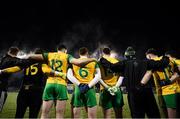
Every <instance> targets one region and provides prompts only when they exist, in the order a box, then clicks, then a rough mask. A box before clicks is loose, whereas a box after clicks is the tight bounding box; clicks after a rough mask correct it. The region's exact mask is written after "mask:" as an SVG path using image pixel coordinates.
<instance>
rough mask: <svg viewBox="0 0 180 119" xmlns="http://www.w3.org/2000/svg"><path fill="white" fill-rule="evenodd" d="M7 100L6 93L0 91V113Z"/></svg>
mask: <svg viewBox="0 0 180 119" xmlns="http://www.w3.org/2000/svg"><path fill="white" fill-rule="evenodd" d="M6 99H7V91H3V90H0V112H1V111H2V109H3V107H4V104H5V102H6Z"/></svg>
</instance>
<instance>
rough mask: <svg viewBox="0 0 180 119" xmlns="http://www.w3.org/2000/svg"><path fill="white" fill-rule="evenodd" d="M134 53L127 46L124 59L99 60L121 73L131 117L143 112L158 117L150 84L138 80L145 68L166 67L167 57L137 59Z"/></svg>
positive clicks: (137, 116) (143, 115) (141, 116)
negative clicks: (158, 59) (112, 61)
mask: <svg viewBox="0 0 180 119" xmlns="http://www.w3.org/2000/svg"><path fill="white" fill-rule="evenodd" d="M135 53H136V52H135V50H134V49H133V48H132V47H128V48H127V49H126V51H125V57H126V58H127V59H126V60H124V61H122V62H118V63H116V64H111V63H110V62H108V61H107V60H106V59H101V61H100V62H101V64H102V65H104V67H107V68H110V69H111V70H112V71H113V72H121V73H122V74H123V76H124V78H125V79H124V82H125V85H126V88H127V92H128V103H129V108H130V111H131V116H132V118H144V117H145V114H146V115H147V117H148V118H160V113H159V109H158V106H157V103H156V100H155V97H154V94H153V90H152V88H151V87H152V86H151V84H149V83H148V84H146V85H143V84H141V83H140V82H141V80H142V78H143V76H144V75H145V73H146V71H147V70H151V69H154V70H157V69H160V68H163V67H166V66H167V65H168V64H169V59H168V58H167V57H163V59H162V60H160V61H153V60H138V59H136V54H135Z"/></svg>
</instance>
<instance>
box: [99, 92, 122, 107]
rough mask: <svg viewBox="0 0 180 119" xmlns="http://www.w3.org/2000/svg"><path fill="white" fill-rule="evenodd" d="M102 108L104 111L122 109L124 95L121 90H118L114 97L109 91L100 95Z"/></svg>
mask: <svg viewBox="0 0 180 119" xmlns="http://www.w3.org/2000/svg"><path fill="white" fill-rule="evenodd" d="M99 104H100V106H102V107H103V108H104V109H110V108H112V107H113V108H121V107H122V106H123V105H124V101H123V94H122V91H121V90H118V91H117V92H116V94H115V95H114V96H112V95H111V94H110V93H109V92H108V91H107V90H102V91H101V93H100V100H99Z"/></svg>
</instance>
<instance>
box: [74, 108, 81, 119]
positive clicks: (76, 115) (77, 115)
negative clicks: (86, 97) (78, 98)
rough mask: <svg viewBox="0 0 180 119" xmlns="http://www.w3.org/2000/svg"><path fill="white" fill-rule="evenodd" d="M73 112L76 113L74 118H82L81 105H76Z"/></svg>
mask: <svg viewBox="0 0 180 119" xmlns="http://www.w3.org/2000/svg"><path fill="white" fill-rule="evenodd" d="M73 114H74V118H80V114H81V107H74V108H73Z"/></svg>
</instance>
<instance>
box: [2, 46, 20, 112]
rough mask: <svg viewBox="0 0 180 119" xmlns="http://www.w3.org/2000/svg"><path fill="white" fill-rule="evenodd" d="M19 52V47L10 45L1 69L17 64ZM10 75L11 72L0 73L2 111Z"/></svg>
mask: <svg viewBox="0 0 180 119" xmlns="http://www.w3.org/2000/svg"><path fill="white" fill-rule="evenodd" d="M18 52H19V48H18V47H10V48H9V50H8V52H7V54H6V55H5V56H4V57H3V58H2V59H1V62H0V69H4V68H7V67H11V66H14V64H17V63H18V62H19V59H18V58H16V56H17V54H18ZM9 76H10V74H2V75H0V112H1V111H2V109H3V106H4V104H5V101H6V98H7V89H8V78H9Z"/></svg>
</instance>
